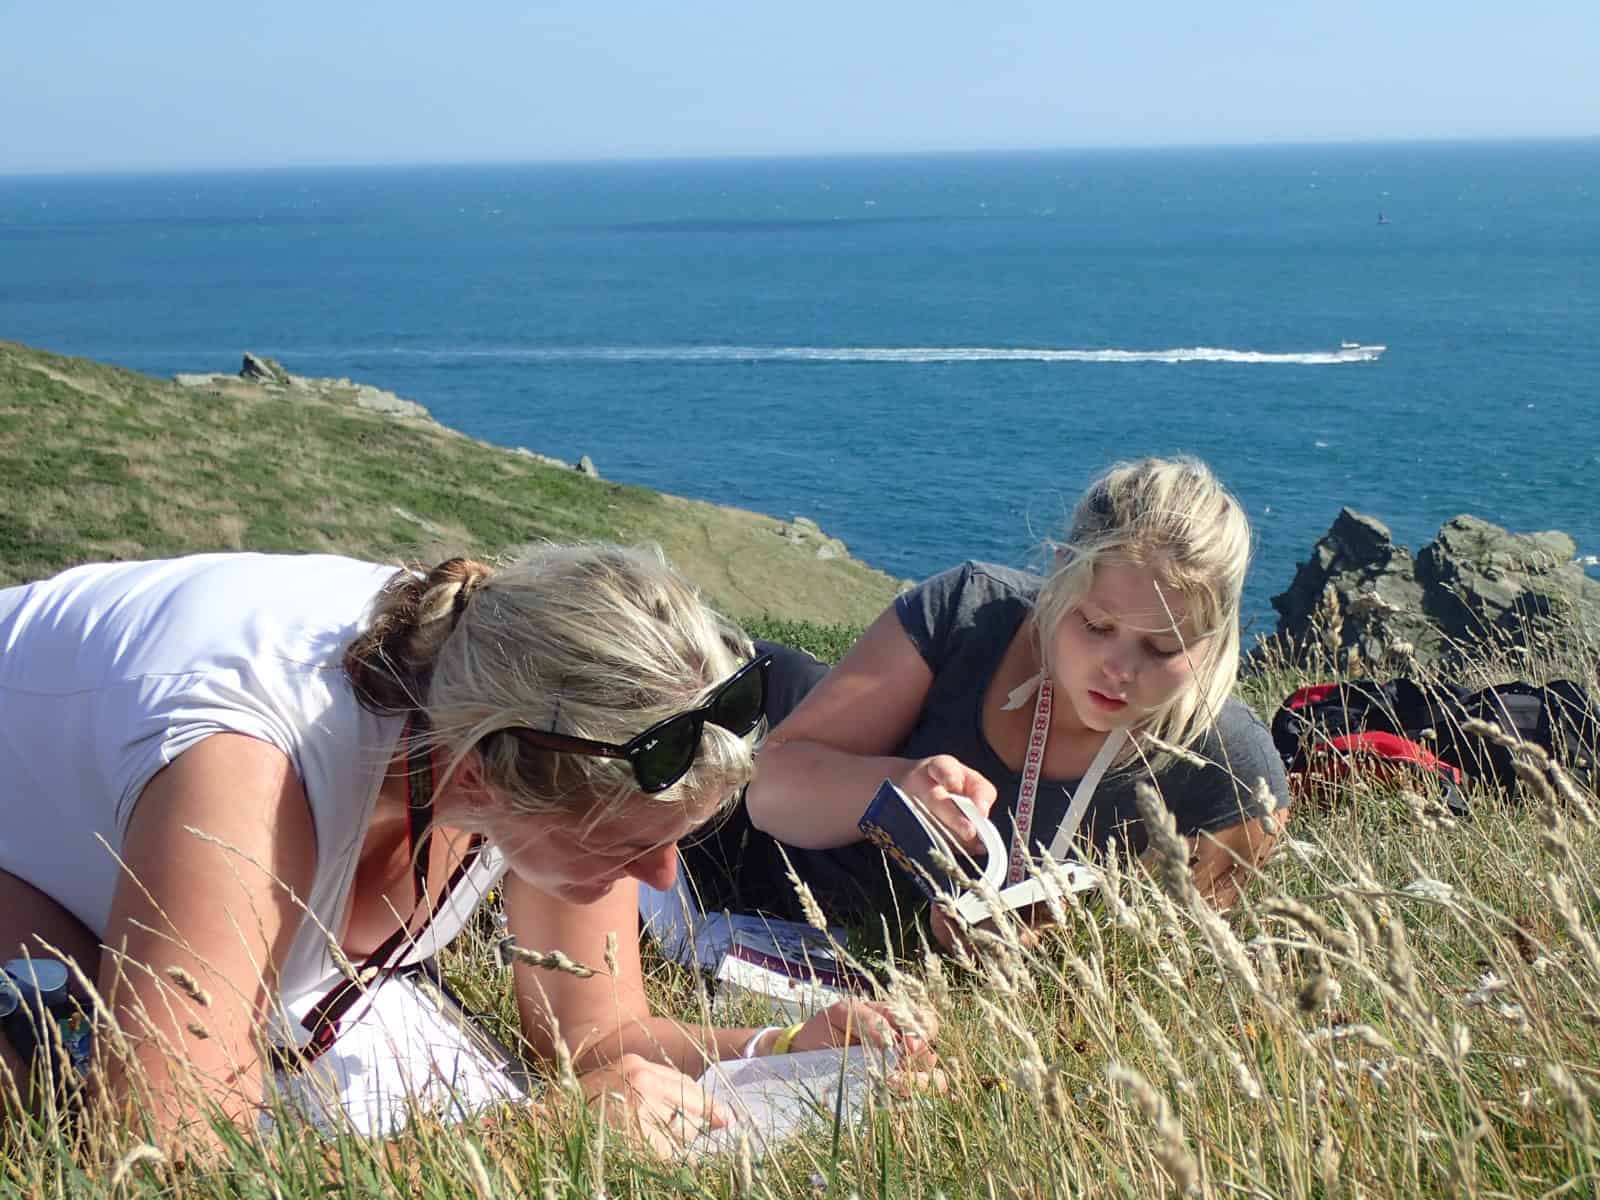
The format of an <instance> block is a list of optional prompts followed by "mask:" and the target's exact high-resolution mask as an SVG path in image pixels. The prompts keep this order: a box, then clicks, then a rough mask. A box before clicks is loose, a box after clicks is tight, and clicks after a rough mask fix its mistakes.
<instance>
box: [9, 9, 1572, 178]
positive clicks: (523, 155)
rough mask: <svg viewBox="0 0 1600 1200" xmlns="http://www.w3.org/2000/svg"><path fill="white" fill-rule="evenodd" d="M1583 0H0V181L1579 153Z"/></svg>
mask: <svg viewBox="0 0 1600 1200" xmlns="http://www.w3.org/2000/svg"><path fill="white" fill-rule="evenodd" d="M1597 64H1600V0H1517V2H1513V0H1496V2H1494V3H1488V2H1485V0H1458V2H1454V3H1446V2H1444V0H1420V2H1419V0H1391V2H1390V3H1382V4H1380V3H1375V2H1372V0H1354V2H1350V3H1316V4H1313V3H1309V2H1307V0H1275V2H1272V0H1263V2H1259V3H1250V4H1247V3H1242V2H1238V0H1202V2H1200V3H1193V2H1191V3H1177V2H1175V0H1121V2H1113V3H1108V4H1098V5H1091V4H1081V3H1073V2H1071V0H1054V2H1051V3H1045V2H1037V0H1030V2H1024V3H1009V2H1006V0H993V2H992V3H990V4H987V5H983V4H975V3H971V2H970V0H967V2H962V3H953V2H950V0H918V2H916V3H912V2H909V0H885V2H882V3H873V2H871V0H857V2H855V3H840V2H838V0H811V2H810V3H807V4H795V3H785V4H775V3H761V2H760V0H744V2H740V3H733V2H727V0H711V2H701V3H693V2H692V0H690V2H683V0H680V2H679V3H677V4H668V3H643V2H637V0H625V2H608V0H584V2H574V0H528V2H527V3H522V4H514V3H508V2H505V0H484V2H479V3H474V2H473V0H463V3H461V4H458V5H448V4H442V3H439V2H438V0H433V2H430V3H426V4H424V3H417V2H414V0H388V2H386V3H372V2H370V0H323V2H322V3H318V4H311V3H307V2H305V0H278V2H277V3H274V4H271V5H266V4H260V3H253V2H251V0H238V2H224V3H217V2H216V0H210V2H208V3H205V4H201V3H193V2H190V0H172V2H167V3H163V2H162V0H150V3H147V4H142V5H133V4H93V5H89V4H63V3H39V2H38V0H0V171H6V172H17V171H58V170H97V169H104V168H166V167H193V166H270V165H286V164H331V163H381V162H481V161H527V160H539V159H584V158H634V157H662V156H667V157H677V156H704V155H723V154H809V153H827V152H861V151H897V150H899V151H919V150H943V149H951V150H958V149H1002V148H1022V147H1068V146H1105V145H1167V144H1214V143H1238V142H1283V141H1362V140H1375V139H1382V140H1391V139H1414V138H1474V137H1526V136H1535V137H1537V136H1558V137H1559V136H1575V135H1576V136H1590V135H1594V134H1596V133H1600V66H1597Z"/></svg>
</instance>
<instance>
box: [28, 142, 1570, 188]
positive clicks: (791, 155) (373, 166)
mask: <svg viewBox="0 0 1600 1200" xmlns="http://www.w3.org/2000/svg"><path fill="white" fill-rule="evenodd" d="M1581 142H1600V133H1589V134H1506V135H1488V136H1438V137H1421V136H1419V137H1398V138H1371V139H1362V138H1321V139H1298V140H1295V139H1286V140H1281V141H1280V140H1268V141H1219V142H1126V143H1116V144H1111V143H1090V144H1081V145H1059V146H1011V147H966V148H960V147H956V148H946V149H923V150H817V151H775V152H774V151H731V152H726V153H706V154H640V155H595V156H590V157H580V156H572V157H553V158H463V159H426V158H419V159H392V160H367V161H359V160H351V161H332V160H329V161H306V162H284V163H268V164H260V163H255V164H252V163H171V164H165V165H159V166H150V165H132V164H123V165H98V166H86V167H48V168H40V167H19V168H10V167H4V166H0V179H53V178H75V177H89V176H107V175H126V176H137V175H212V174H215V175H225V174H252V173H266V172H274V171H286V172H287V171H369V170H421V169H435V170H438V169H446V170H454V169H461V168H470V167H491V168H492V167H506V168H514V167H601V166H652V165H670V164H682V165H692V164H712V163H734V162H811V161H818V160H836V159H869V158H963V157H971V158H986V157H987V158H997V157H1008V156H1019V155H1030V154H1038V155H1050V154H1118V153H1163V152H1181V151H1196V150H1294V149H1337V148H1356V147H1389V146H1395V147H1399V146H1466V145H1477V146H1482V145H1528V144H1534V143H1581Z"/></svg>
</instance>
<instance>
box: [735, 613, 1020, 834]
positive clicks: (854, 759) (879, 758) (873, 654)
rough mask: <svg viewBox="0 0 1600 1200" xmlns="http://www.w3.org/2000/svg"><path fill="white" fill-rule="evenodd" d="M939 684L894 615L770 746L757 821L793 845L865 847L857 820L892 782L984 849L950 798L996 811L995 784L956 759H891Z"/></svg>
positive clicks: (872, 631)
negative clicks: (856, 844)
mask: <svg viewBox="0 0 1600 1200" xmlns="http://www.w3.org/2000/svg"><path fill="white" fill-rule="evenodd" d="M932 686H933V671H932V670H931V669H930V668H929V667H928V664H927V663H926V662H924V661H923V658H922V655H921V654H919V653H918V652H917V648H916V646H915V645H914V644H913V643H912V641H911V638H910V637H909V636H908V635H907V634H906V631H905V629H904V628H903V627H902V626H901V624H900V618H899V617H898V616H897V615H896V613H895V611H894V609H893V608H890V609H888V610H887V611H885V612H884V613H883V614H882V615H881V616H879V617H878V619H877V620H876V621H874V622H873V623H872V625H871V626H870V627H869V628H868V629H867V631H866V633H864V634H862V635H861V638H860V640H859V641H857V642H856V644H855V645H854V646H853V647H851V649H850V652H849V653H848V654H846V655H845V656H844V658H843V660H841V661H840V663H839V665H838V666H836V667H834V668H833V670H832V671H830V672H829V673H828V675H827V677H826V678H824V679H823V680H822V681H821V682H820V683H818V684H817V686H816V687H815V688H813V689H812V690H811V692H810V693H809V694H808V695H807V696H806V698H805V699H804V700H802V701H801V702H800V705H799V707H797V708H796V709H795V710H794V712H793V713H791V714H790V715H789V716H788V717H787V718H785V719H784V721H783V722H782V723H781V724H780V725H779V726H778V727H777V729H776V730H774V731H773V733H772V735H771V736H770V737H769V738H767V740H766V742H765V743H763V745H762V747H761V753H760V756H759V758H758V760H757V769H756V778H755V781H754V782H753V783H751V785H750V787H749V789H748V790H747V791H746V793H745V804H746V807H747V808H748V809H749V812H750V820H751V822H752V823H753V824H754V825H755V826H756V827H757V828H758V829H761V830H763V831H764V832H766V833H769V834H771V835H772V836H773V837H775V838H777V839H778V840H779V841H781V842H786V843H788V844H789V845H791V846H801V847H805V848H808V849H824V848H828V847H832V846H843V845H848V844H849V843H851V842H858V841H860V840H861V832H860V830H859V829H857V827H856V822H857V821H859V820H860V819H861V814H862V813H863V812H865V811H866V808H867V805H868V804H869V803H870V802H871V800H872V796H873V793H874V792H876V791H877V790H878V785H879V784H880V783H881V782H882V781H883V780H885V779H892V780H894V781H895V782H896V783H897V784H899V785H900V787H901V788H902V789H903V790H905V791H907V792H910V793H911V794H912V795H915V796H917V797H919V798H920V799H922V800H923V801H924V802H926V803H927V804H928V806H929V808H930V810H931V811H932V812H933V814H934V815H935V816H936V817H937V818H938V819H939V820H940V821H941V822H943V823H944V824H945V825H946V826H947V827H949V828H950V829H952V830H953V831H955V832H956V833H957V835H958V836H959V837H960V838H961V840H962V841H963V842H964V843H968V844H969V845H970V846H972V848H974V849H976V848H977V847H978V846H979V845H981V843H980V842H979V841H978V837H977V831H976V830H973V829H971V826H970V824H969V823H968V822H967V820H966V818H965V817H963V816H962V815H961V814H960V812H959V811H958V810H957V809H956V808H955V806H954V805H953V804H952V803H951V802H950V800H949V797H950V796H951V795H962V796H966V797H967V798H968V799H970V800H972V801H973V802H974V803H975V804H976V805H977V806H978V810H979V811H980V812H985V813H987V812H988V811H989V808H990V806H991V805H992V804H993V803H994V798H995V791H994V786H993V785H992V784H991V783H990V782H989V781H988V780H987V779H985V778H984V777H983V776H982V775H981V774H979V773H978V772H977V771H974V770H972V769H971V768H970V767H968V766H966V765H965V764H964V763H962V762H961V761H960V760H959V759H956V758H953V757H951V756H950V755H948V754H940V755H935V756H934V757H932V758H926V759H920V760H917V759H907V758H898V757H895V756H894V755H893V754H892V753H891V751H893V750H894V748H895V747H897V746H899V745H900V744H901V743H902V742H904V741H905V739H906V736H907V735H908V734H909V733H910V732H911V730H912V729H913V728H914V727H915V725H916V723H917V718H918V717H919V716H920V715H921V713H922V706H923V704H924V703H925V702H926V701H927V698H928V690H929V689H930V688H931V687H932Z"/></svg>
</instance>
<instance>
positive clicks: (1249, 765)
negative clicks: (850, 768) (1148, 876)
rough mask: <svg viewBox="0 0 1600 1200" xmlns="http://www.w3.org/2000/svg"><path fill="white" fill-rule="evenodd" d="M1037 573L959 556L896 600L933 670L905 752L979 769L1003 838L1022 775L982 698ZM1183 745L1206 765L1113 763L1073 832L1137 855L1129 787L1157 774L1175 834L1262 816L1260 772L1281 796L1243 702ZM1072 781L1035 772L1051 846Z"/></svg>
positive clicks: (1040, 822) (1028, 604)
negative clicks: (988, 734)
mask: <svg viewBox="0 0 1600 1200" xmlns="http://www.w3.org/2000/svg"><path fill="white" fill-rule="evenodd" d="M1040 582H1041V581H1040V579H1039V577H1038V576H1036V575H1030V574H1027V573H1026V572H1022V571H1016V570H1013V569H1011V568H1009V567H999V566H992V565H989V564H986V563H972V562H969V563H964V564H962V565H961V566H959V567H955V568H952V569H951V570H949V571H946V572H944V573H943V574H941V575H935V576H934V577H933V578H932V579H930V580H928V581H927V582H926V583H924V584H922V585H921V586H920V587H918V588H915V589H914V590H912V591H909V592H906V593H904V594H902V595H901V596H900V597H899V599H897V600H896V601H895V612H896V614H897V615H898V616H899V618H900V624H901V625H902V626H903V627H904V629H905V631H906V633H907V634H908V635H909V636H910V638H911V640H912V642H913V643H915V645H916V647H917V650H918V651H919V652H920V653H921V655H922V657H923V659H924V661H926V662H927V664H928V666H929V667H930V668H931V669H932V671H933V685H932V687H931V688H930V689H929V691H928V698H927V701H926V702H925V703H924V705H923V708H922V715H921V716H920V717H919V718H918V720H917V724H916V726H915V728H913V729H912V731H911V733H910V735H909V736H908V737H907V738H906V740H905V741H904V742H903V743H902V744H901V746H900V748H899V750H898V754H899V755H900V756H901V757H903V758H912V759H917V758H926V757H928V756H929V755H932V754H952V755H954V756H955V757H956V758H959V759H960V760H961V761H962V762H964V763H966V764H967V765H968V766H969V767H972V768H973V769H974V770H976V771H980V772H982V773H983V774H984V775H985V776H986V777H987V778H988V779H989V781H990V782H991V783H993V784H994V786H995V788H996V789H997V790H998V792H999V799H998V800H997V801H996V803H995V806H994V809H993V811H992V812H991V813H990V818H991V819H992V820H993V821H994V824H995V826H996V827H997V828H998V829H999V831H1000V835H1001V837H1002V839H1003V840H1004V841H1005V844H1006V845H1008V846H1009V845H1010V844H1011V827H1012V818H1013V816H1014V814H1015V812H1016V804H1017V790H1018V787H1019V786H1020V784H1021V774H1020V772H1017V771H1014V770H1012V769H1011V768H1010V767H1008V766H1007V765H1006V764H1005V763H1004V762H1003V761H1001V759H1000V757H999V755H997V754H996V753H995V752H994V750H993V748H992V747H991V746H990V745H989V742H988V739H987V738H985V737H984V736H983V697H984V694H985V693H986V692H987V691H988V688H989V683H990V681H991V680H992V679H993V677H994V672H995V670H996V669H997V668H998V667H999V665H1000V660H1001V659H1002V658H1003V657H1004V656H1005V652H1006V649H1007V647H1009V646H1010V644H1011V641H1012V639H1013V638H1014V637H1015V636H1016V634H1017V630H1018V629H1019V628H1020V627H1021V625H1022V622H1023V621H1024V620H1025V619H1026V617H1027V616H1028V614H1029V612H1031V611H1032V608H1033V601H1034V597H1035V596H1036V595H1037V594H1038V591H1039V585H1040ZM1191 749H1192V750H1193V751H1194V752H1195V753H1197V754H1198V755H1200V756H1201V757H1202V758H1204V759H1205V760H1206V764H1207V765H1205V766H1204V767H1201V766H1197V765H1195V764H1192V763H1188V762H1185V761H1182V760H1178V759H1172V758H1170V757H1169V758H1168V760H1167V761H1166V762H1164V763H1161V762H1158V763H1157V770H1156V772H1155V774H1154V776H1153V777H1152V775H1151V772H1150V771H1149V770H1148V769H1147V768H1146V767H1145V765H1144V764H1143V763H1142V762H1139V761H1137V760H1135V761H1134V762H1133V763H1132V764H1127V765H1119V766H1117V767H1114V768H1113V769H1112V770H1111V771H1110V772H1108V773H1107V775H1106V776H1105V778H1104V779H1102V780H1101V782H1100V786H1099V787H1098V788H1096V789H1095V793H1094V798H1093V799H1092V800H1091V801H1090V802H1089V807H1088V810H1087V811H1086V813H1085V815H1084V821H1083V831H1082V834H1081V835H1080V836H1085V837H1087V838H1088V840H1089V841H1090V843H1091V844H1092V845H1093V846H1094V848H1095V849H1096V850H1104V849H1105V845H1106V842H1107V840H1108V839H1109V838H1110V837H1111V836H1112V835H1113V834H1116V836H1117V839H1118V841H1119V842H1120V843H1122V844H1123V845H1127V846H1131V847H1132V849H1133V850H1134V851H1135V852H1136V853H1137V852H1141V851H1143V849H1144V846H1145V841H1146V838H1145V832H1144V827H1143V824H1142V823H1141V822H1140V821H1139V818H1138V810H1137V809H1136V808H1135V807H1134V800H1133V789H1134V785H1135V783H1136V782H1137V781H1139V780H1141V779H1143V780H1147V781H1149V782H1151V783H1153V784H1154V785H1155V787H1156V790H1157V791H1158V792H1160V793H1161V796H1162V798H1163V799H1164V800H1165V801H1166V804H1167V807H1168V808H1169V809H1170V810H1171V811H1172V814H1173V817H1174V819H1175V820H1176V821H1177V825H1178V831H1179V832H1180V833H1184V834H1190V835H1193V834H1195V833H1198V832H1200V831H1202V830H1206V831H1211V832H1215V831H1216V830H1219V829H1226V828H1227V827H1229V826H1230V825H1237V824H1238V823H1239V822H1240V821H1243V820H1245V819H1246V818H1248V817H1256V816H1260V815H1262V814H1261V811H1260V805H1259V804H1258V803H1257V802H1256V800H1255V792H1256V788H1257V786H1258V781H1259V780H1261V779H1265V780H1266V781H1267V787H1268V788H1270V789H1271V791H1272V793H1273V795H1274V796H1275V797H1277V798H1278V802H1279V803H1284V802H1286V801H1287V798H1288V785H1287V783H1286V781H1285V779H1284V773H1283V762H1282V760H1281V759H1280V758H1279V757H1278V752H1277V750H1276V749H1275V748H1274V747H1273V744H1272V735H1271V733H1269V732H1268V730H1267V727H1266V726H1265V725H1263V724H1262V723H1261V721H1260V719H1259V718H1257V717H1256V715H1255V714H1254V713H1252V712H1251V711H1250V710H1249V709H1248V708H1247V707H1245V705H1244V704H1242V703H1241V702H1240V701H1238V700H1237V699H1234V698H1232V697H1230V698H1229V699H1228V700H1227V702H1226V703H1225V704H1224V705H1223V708H1222V712H1221V714H1220V715H1219V717H1218V719H1217V723H1216V725H1215V726H1214V727H1213V728H1211V729H1210V730H1208V731H1207V732H1206V733H1205V734H1204V735H1203V736H1202V737H1201V738H1200V739H1199V741H1198V742H1197V743H1196V744H1195V745H1194V746H1192V747H1191ZM1077 784H1078V781H1077V780H1076V779H1041V780H1040V781H1039V792H1038V798H1037V800H1036V801H1035V806H1034V817H1033V829H1034V834H1033V840H1034V841H1035V842H1044V843H1048V842H1049V840H1050V834H1051V833H1052V832H1053V831H1054V830H1055V828H1056V827H1057V826H1058V825H1059V824H1060V823H1061V818H1062V817H1063V816H1064V815H1065V814H1066V811H1067V805H1068V804H1069V803H1070V802H1071V800H1072V793H1073V791H1074V789H1075V788H1076V787H1077Z"/></svg>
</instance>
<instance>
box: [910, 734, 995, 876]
mask: <svg viewBox="0 0 1600 1200" xmlns="http://www.w3.org/2000/svg"><path fill="white" fill-rule="evenodd" d="M896 782H897V783H898V784H899V785H900V790H901V791H902V792H905V793H906V794H907V795H908V796H915V797H916V798H917V799H918V800H920V801H922V803H923V805H924V806H925V807H926V808H927V810H928V812H929V814H930V815H931V816H932V817H933V818H934V819H935V820H936V821H938V822H939V824H941V825H943V826H944V827H945V829H947V830H948V831H949V832H950V836H951V837H953V838H954V839H955V840H956V843H957V844H958V845H960V846H961V847H962V849H964V850H966V851H967V852H968V853H969V854H972V855H974V856H976V855H978V854H980V853H981V852H982V850H983V839H982V838H980V837H979V836H978V830H977V827H976V826H975V825H973V823H972V821H971V820H970V819H968V817H967V815H966V814H965V813H963V812H962V811H961V810H960V809H959V808H957V807H956V803H955V801H954V800H953V799H952V798H951V797H953V796H964V797H965V798H966V799H968V800H970V801H972V805H973V807H974V808H976V809H977V810H978V813H979V815H980V816H985V817H987V816H988V815H989V810H990V809H991V808H993V807H994V802H995V796H996V792H995V790H994V784H992V783H990V782H989V780H988V779H987V778H986V777H985V776H984V775H982V774H981V773H980V772H978V771H974V770H973V769H972V768H971V767H969V766H967V764H966V763H964V762H962V761H961V760H960V759H959V758H956V757H955V756H954V755H950V754H935V755H934V756H933V757H931V758H924V759H922V760H921V761H920V762H916V763H913V764H912V765H911V768H910V770H908V771H906V772H905V773H904V774H903V775H901V777H900V778H899V779H898V780H897V781H896Z"/></svg>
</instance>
